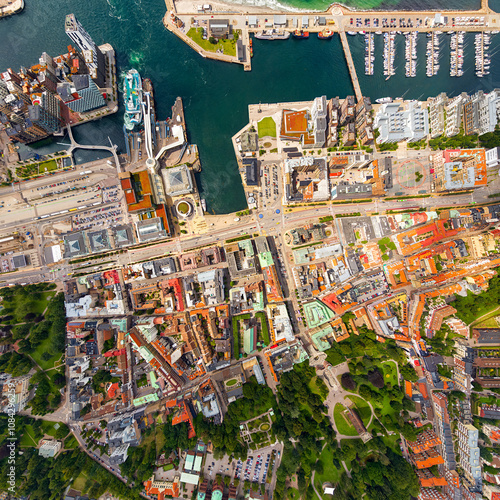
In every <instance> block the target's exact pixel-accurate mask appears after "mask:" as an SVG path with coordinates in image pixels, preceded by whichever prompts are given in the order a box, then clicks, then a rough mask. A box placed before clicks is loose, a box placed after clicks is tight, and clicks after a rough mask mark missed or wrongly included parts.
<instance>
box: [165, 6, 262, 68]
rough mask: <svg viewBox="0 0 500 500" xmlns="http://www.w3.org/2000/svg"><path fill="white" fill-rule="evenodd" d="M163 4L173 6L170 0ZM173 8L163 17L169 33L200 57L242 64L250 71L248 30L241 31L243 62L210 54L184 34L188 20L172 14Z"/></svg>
mask: <svg viewBox="0 0 500 500" xmlns="http://www.w3.org/2000/svg"><path fill="white" fill-rule="evenodd" d="M165 4H166V5H167V9H168V8H169V6H170V7H171V6H172V5H174V4H173V2H172V0H165ZM174 12H175V5H174V8H173V9H171V10H170V11H168V10H167V12H166V14H165V16H164V17H163V25H164V26H165V28H167V29H168V30H169V31H171V32H172V33H174V34H175V35H177V36H178V37H179V38H180V39H181V40H182V41H183V42H185V43H187V44H188V45H189V46H190V47H191V48H192V49H194V50H195V51H196V52H198V54H200V56H202V57H204V58H206V59H215V60H216V61H223V62H229V63H236V64H242V65H243V68H244V70H245V71H251V69H252V65H251V57H250V36H249V32H248V30H242V42H243V46H244V47H245V52H246V57H245V58H244V60H239V59H238V57H237V56H230V55H227V54H221V53H219V52H211V51H209V50H205V49H203V48H202V47H200V45H198V44H197V43H196V42H195V41H194V40H193V39H191V38H190V37H189V36H187V34H186V32H185V27H186V26H189V25H190V18H191V16H189V19H181V18H180V17H178V16H176V15H175V14H174Z"/></svg>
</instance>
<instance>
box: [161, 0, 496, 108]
mask: <svg viewBox="0 0 500 500" xmlns="http://www.w3.org/2000/svg"><path fill="white" fill-rule="evenodd" d="M165 5H166V8H167V12H166V14H165V16H164V18H163V23H164V25H165V27H166V28H167V29H168V30H169V31H171V32H172V33H174V34H175V35H177V36H178V37H179V38H180V39H181V40H183V41H184V42H185V43H187V44H188V45H189V46H190V47H192V48H193V49H194V50H196V52H198V53H199V54H200V55H201V56H202V57H205V58H207V59H215V60H218V61H223V62H231V63H236V64H242V65H243V67H244V69H245V71H251V54H250V41H251V40H250V37H251V35H252V34H256V33H259V32H262V31H265V30H268V29H270V30H276V31H279V32H288V33H292V32H294V31H295V30H296V29H297V27H299V26H301V27H302V28H303V29H305V30H307V31H309V32H310V33H311V34H318V33H320V32H322V31H324V30H325V29H328V30H330V31H333V32H336V33H339V35H340V38H341V41H342V47H343V49H344V53H345V57H346V60H347V64H348V68H349V74H350V76H351V79H352V84H353V87H354V91H355V94H356V97H357V98H358V99H360V97H361V88H360V85H359V82H358V78H357V75H356V70H355V67H354V63H353V59H352V55H351V51H350V48H349V43H348V40H347V37H346V33H348V34H353V35H354V34H358V33H359V34H369V35H371V36H373V35H372V34H374V33H377V34H382V33H383V34H384V35H385V34H386V33H387V35H389V34H390V33H392V34H395V33H402V34H406V33H431V34H434V33H436V32H438V33H442V32H443V31H445V32H448V31H463V32H476V33H483V32H488V31H492V32H496V31H498V30H499V29H500V15H499V14H497V13H495V12H494V11H492V10H491V9H490V8H489V6H488V0H481V8H480V9H479V10H476V11H470V10H469V11H460V10H435V11H353V10H350V9H349V8H348V7H345V6H342V5H339V4H334V5H332V6H331V7H330V8H329V9H328V10H327V11H325V12H307V11H304V12H300V13H297V12H283V11H279V10H271V9H269V8H267V7H257V6H253V5H246V4H245V5H242V4H240V5H238V4H228V3H225V2H224V1H218V0H216V1H214V3H213V5H212V4H208V5H200V4H196V3H194V2H193V1H192V0H165ZM213 21H221V22H224V24H225V26H226V27H227V26H228V25H230V26H231V29H232V31H233V32H235V31H236V30H237V31H238V32H239V33H240V40H241V42H242V43H243V53H241V46H240V50H237V55H227V54H223V53H220V52H212V51H208V50H206V48H204V47H202V46H201V45H199V44H198V43H197V42H195V41H194V40H193V39H192V38H190V37H189V36H188V35H187V33H188V32H189V30H190V29H192V28H195V29H199V28H201V27H203V28H204V31H205V36H204V40H205V39H206V37H207V36H208V37H210V36H211V34H210V23H211V22H213ZM389 36H390V35H389ZM216 38H217V37H216ZM240 40H239V41H240ZM433 40H434V38H432V41H433ZM269 43H272V41H270V42H269ZM202 45H203V43H202ZM412 47H413V40H412V41H411V43H410V49H411V48H412ZM433 49H434V48H433ZM238 55H239V57H238ZM389 55H391V54H389ZM434 66H435V61H433V62H432V63H431V64H430V71H431V72H432V74H435V72H436V71H437V67H436V68H435V67H434ZM436 66H437V64H436ZM414 67H415V61H412V60H410V61H409V68H410V74H412V72H414V71H412V70H414ZM366 71H368V72H370V71H372V65H371V61H368V64H367V70H366ZM392 74H393V71H389V73H388V75H387V76H388V77H390V76H391V75H392Z"/></svg>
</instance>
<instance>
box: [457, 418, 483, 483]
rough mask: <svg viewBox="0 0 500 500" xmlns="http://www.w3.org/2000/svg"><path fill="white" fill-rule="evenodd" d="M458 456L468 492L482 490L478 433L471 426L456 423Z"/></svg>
mask: <svg viewBox="0 0 500 500" xmlns="http://www.w3.org/2000/svg"><path fill="white" fill-rule="evenodd" d="M456 433H457V437H458V456H459V463H460V467H461V468H462V470H463V471H464V475H465V478H466V480H467V482H468V483H469V489H470V491H478V492H480V491H481V489H482V471H481V457H480V454H479V446H478V443H477V441H478V437H479V431H478V430H477V429H476V428H475V427H474V426H473V425H472V424H464V423H463V422H460V421H458V423H457V431H456Z"/></svg>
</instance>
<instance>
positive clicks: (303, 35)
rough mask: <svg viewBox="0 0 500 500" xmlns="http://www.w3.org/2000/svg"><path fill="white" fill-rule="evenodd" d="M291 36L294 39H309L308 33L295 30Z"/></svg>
mask: <svg viewBox="0 0 500 500" xmlns="http://www.w3.org/2000/svg"><path fill="white" fill-rule="evenodd" d="M292 34H293V37H294V38H309V31H302V30H295V31H294V32H293V33H292Z"/></svg>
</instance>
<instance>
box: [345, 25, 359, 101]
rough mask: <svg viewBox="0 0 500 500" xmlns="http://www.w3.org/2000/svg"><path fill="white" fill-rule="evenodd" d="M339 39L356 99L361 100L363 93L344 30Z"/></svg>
mask: <svg viewBox="0 0 500 500" xmlns="http://www.w3.org/2000/svg"><path fill="white" fill-rule="evenodd" d="M340 40H341V41H342V47H343V48H344V55H345V58H346V61H347V67H348V68H349V73H350V75H351V80H352V86H353V87H354V93H355V94H356V99H357V100H358V101H361V99H362V98H363V94H362V92H361V86H360V85H359V80H358V75H357V74H356V68H355V67H354V61H353V59H352V54H351V48H350V47H349V42H348V41H347V36H346V34H345V32H344V31H341V32H340Z"/></svg>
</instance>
